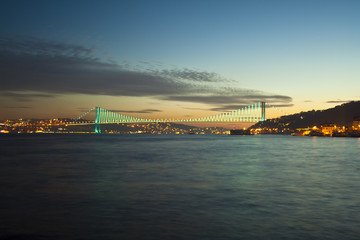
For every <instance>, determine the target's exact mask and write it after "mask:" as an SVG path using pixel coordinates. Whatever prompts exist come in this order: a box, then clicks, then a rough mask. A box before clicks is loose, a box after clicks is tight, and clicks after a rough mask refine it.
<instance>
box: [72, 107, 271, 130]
mask: <svg viewBox="0 0 360 240" xmlns="http://www.w3.org/2000/svg"><path fill="white" fill-rule="evenodd" d="M266 106H271V105H270V104H268V103H265V102H258V103H255V104H252V105H249V106H246V107H242V108H240V109H237V110H234V111H230V112H226V113H221V114H216V115H212V116H206V117H199V118H188V119H173V118H166V119H165V118H161V119H147V118H137V117H132V116H127V115H124V114H119V113H116V112H113V111H109V110H106V109H104V108H101V107H95V108H92V109H90V110H89V111H88V112H86V113H84V114H82V115H81V116H80V117H78V118H76V119H75V120H74V121H73V122H72V125H80V124H95V132H98V133H100V125H101V124H111V123H152V122H159V123H161V122H172V123H216V122H253V123H254V122H259V121H264V120H266V119H265V109H266ZM272 107H274V106H272ZM93 111H95V121H91V122H89V121H87V122H83V123H81V119H83V117H85V116H86V115H87V114H89V113H90V112H93Z"/></svg>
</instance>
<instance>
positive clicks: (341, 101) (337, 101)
mask: <svg viewBox="0 0 360 240" xmlns="http://www.w3.org/2000/svg"><path fill="white" fill-rule="evenodd" d="M348 102H351V100H332V101H327V102H326V103H348Z"/></svg>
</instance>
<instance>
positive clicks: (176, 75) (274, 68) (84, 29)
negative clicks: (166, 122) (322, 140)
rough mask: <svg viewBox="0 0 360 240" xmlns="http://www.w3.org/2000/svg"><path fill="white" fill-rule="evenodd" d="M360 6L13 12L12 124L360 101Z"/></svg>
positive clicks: (2, 49)
mask: <svg viewBox="0 0 360 240" xmlns="http://www.w3.org/2000/svg"><path fill="white" fill-rule="evenodd" d="M359 10H360V1H349V0H348V1H346V0H345V1H330V0H329V1H325V0H324V1H316V0H315V1H276V0H275V1H256V0H254V1H64V0H63V1H36V0H35V1H17V0H11V1H2V4H1V8H0V110H1V114H0V119H10V118H55V117H77V116H79V115H81V114H82V113H83V112H85V111H87V110H88V109H90V108H92V107H94V106H100V107H103V108H106V109H109V110H116V111H119V112H122V113H126V114H129V115H131V116H141V117H145V118H162V117H164V118H166V117H171V118H173V117H174V118H175V117H190V116H191V117H196V116H206V115H209V116H210V115H213V114H218V113H220V112H225V111H230V110H235V109H238V108H239V107H241V106H245V105H248V104H251V103H255V102H258V101H266V102H269V103H271V104H273V105H277V106H279V108H281V109H282V110H283V111H284V112H287V113H296V112H300V111H308V110H312V109H325V108H329V107H333V106H335V105H338V104H341V103H344V102H347V101H351V100H356V101H358V100H360V91H359V90H360V44H359V43H360V14H359Z"/></svg>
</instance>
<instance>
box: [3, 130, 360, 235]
mask: <svg viewBox="0 0 360 240" xmlns="http://www.w3.org/2000/svg"><path fill="white" fill-rule="evenodd" d="M0 239H9V240H10V239H11V240H18V239H36V240H38V239H39V240H40V239H41V240H43V239H54V240H63V239H69V240H75V239H78V240H80V239H81V240H82V239H83V240H93V239H104V240H106V239H117V240H119V239H360V139H359V138H319V137H292V136H258V135H257V136H213V135H207V136H198V135H187V136H178V135H175V136H174V135H75V134H74V135H56V134H52V135H51V134H49V135H14V136H8V135H1V136H0Z"/></svg>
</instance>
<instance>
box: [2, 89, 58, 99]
mask: <svg viewBox="0 0 360 240" xmlns="http://www.w3.org/2000/svg"><path fill="white" fill-rule="evenodd" d="M0 96H3V97H9V98H12V99H14V100H16V101H18V102H29V101H32V100H33V99H34V98H53V97H55V95H54V94H46V93H27V92H20V93H19V92H6V91H5V92H0Z"/></svg>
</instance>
